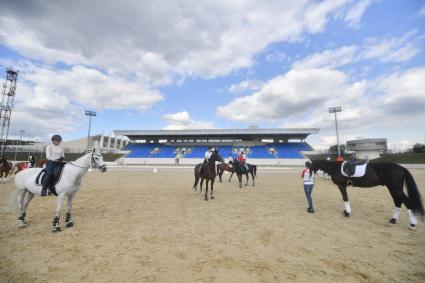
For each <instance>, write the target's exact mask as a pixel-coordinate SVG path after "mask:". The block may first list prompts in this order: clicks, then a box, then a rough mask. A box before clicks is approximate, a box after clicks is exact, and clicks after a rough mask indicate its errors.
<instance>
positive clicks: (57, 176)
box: [35, 162, 66, 196]
mask: <svg viewBox="0 0 425 283" xmlns="http://www.w3.org/2000/svg"><path fill="white" fill-rule="evenodd" d="M65 164H66V162H62V163H61V164H60V165H58V166H56V167H55V169H54V170H53V177H52V180H50V184H48V185H49V189H50V192H52V193H53V194H54V195H55V196H57V195H58V194H57V193H56V187H55V185H56V184H57V183H59V181H60V180H61V178H62V173H63V167H64V166H65ZM47 181H48V180H46V169H43V170H41V171H40V173H38V175H37V178H35V184H36V185H37V186H43V185H44V184H45V183H46V182H47Z"/></svg>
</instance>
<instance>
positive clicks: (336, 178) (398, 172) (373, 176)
mask: <svg viewBox="0 0 425 283" xmlns="http://www.w3.org/2000/svg"><path fill="white" fill-rule="evenodd" d="M342 164H343V163H342V162H334V161H325V160H315V161H312V167H313V171H314V172H317V170H322V171H323V172H325V173H327V174H329V175H330V176H331V179H332V182H333V183H334V184H335V185H337V186H338V188H339V190H340V192H341V195H342V199H343V200H344V205H345V210H344V215H345V216H346V217H348V216H350V213H351V208H350V203H349V202H348V195H347V184H350V185H351V183H352V185H353V186H354V187H374V186H378V185H381V186H386V187H387V188H388V190H389V192H390V194H391V197H392V199H393V201H394V205H395V208H394V213H393V217H392V218H391V219H390V221H389V222H390V223H393V224H395V223H396V222H397V220H398V217H399V215H400V208H401V205H402V204H404V205H405V206H406V207H407V209H408V214H409V221H410V227H411V229H413V230H415V226H416V224H417V220H416V217H415V214H419V215H420V216H421V218H422V219H423V216H424V207H423V204H422V199H421V195H420V193H419V191H418V188H417V186H416V183H415V180H414V179H413V177H412V175H411V174H410V172H409V171H408V170H407V169H406V168H404V167H402V166H400V165H398V164H394V163H389V162H379V163H378V162H377V163H368V164H367V166H366V171H365V174H364V176H363V177H350V178H348V177H346V176H344V175H343V174H342V173H341V166H342ZM404 183H406V187H407V195H408V196H407V195H406V194H405V193H404V191H403V186H404Z"/></svg>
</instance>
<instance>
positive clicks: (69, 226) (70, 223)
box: [65, 222, 74, 228]
mask: <svg viewBox="0 0 425 283" xmlns="http://www.w3.org/2000/svg"><path fill="white" fill-rule="evenodd" d="M65 226H66V228H71V227H73V226H74V222H67V223H66V225H65Z"/></svg>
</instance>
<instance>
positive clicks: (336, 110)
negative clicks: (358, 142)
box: [329, 106, 342, 156]
mask: <svg viewBox="0 0 425 283" xmlns="http://www.w3.org/2000/svg"><path fill="white" fill-rule="evenodd" d="M341 111H342V109H341V106H336V107H330V108H329V113H334V115H335V129H336V145H337V148H338V156H341V149H340V147H339V133H338V119H337V118H336V113H337V112H341Z"/></svg>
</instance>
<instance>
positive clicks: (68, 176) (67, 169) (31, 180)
mask: <svg viewBox="0 0 425 283" xmlns="http://www.w3.org/2000/svg"><path fill="white" fill-rule="evenodd" d="M90 167H92V168H94V169H99V170H100V171H101V172H105V171H106V166H105V164H104V162H103V157H102V154H101V149H99V148H97V147H94V148H93V150H90V151H88V153H86V154H85V155H84V156H82V157H80V158H78V159H77V160H76V161H73V162H68V163H66V164H65V166H64V168H63V172H62V177H61V179H60V181H59V182H58V183H57V184H56V185H55V188H56V193H57V194H58V198H57V206H56V215H55V217H54V218H53V227H52V232H59V231H60V225H59V218H60V211H61V208H62V205H63V202H64V198H65V196H68V209H67V213H66V219H65V222H66V227H72V226H73V225H74V224H73V222H72V218H71V209H72V200H73V199H74V196H75V194H76V193H77V192H78V190H79V189H80V186H81V179H82V178H83V177H84V175H85V174H86V173H87V171H88V169H89V168H90ZM41 170H42V168H29V169H26V170H23V171H21V172H19V173H18V174H17V175H16V177H15V187H16V193H17V195H18V207H19V213H20V216H19V218H18V220H19V227H25V226H26V222H25V216H26V210H27V207H28V204H29V203H30V201H31V200H32V198H33V197H34V195H40V194H41V188H42V186H39V185H37V184H36V178H37V175H38V174H39V173H40V171H41Z"/></svg>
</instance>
